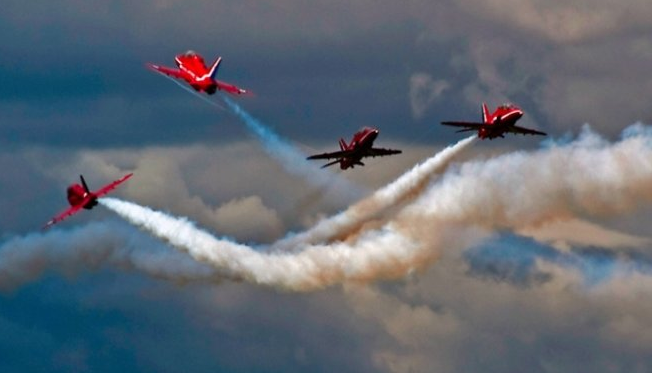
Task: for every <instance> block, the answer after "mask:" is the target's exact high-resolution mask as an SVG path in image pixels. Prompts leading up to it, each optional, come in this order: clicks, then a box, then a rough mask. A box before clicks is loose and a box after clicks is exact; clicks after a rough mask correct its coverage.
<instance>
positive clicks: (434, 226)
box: [101, 125, 652, 290]
mask: <svg viewBox="0 0 652 373" xmlns="http://www.w3.org/2000/svg"><path fill="white" fill-rule="evenodd" d="M651 201H652V130H651V129H650V128H649V127H644V126H642V125H638V126H633V127H630V128H629V129H627V130H626V131H625V132H624V135H623V138H622V139H621V140H620V141H619V142H617V143H615V144H610V143H608V142H606V141H605V140H603V139H601V138H600V137H599V136H597V135H595V134H593V133H591V132H590V131H589V130H588V129H585V130H584V132H583V133H582V135H581V136H580V137H579V139H578V140H576V141H574V142H571V143H569V144H565V145H562V146H551V147H549V148H548V149H543V150H539V151H535V152H532V153H527V152H515V153H510V154H506V155H503V156H500V157H497V158H494V159H490V160H486V161H476V162H469V163H466V164H464V165H462V166H461V167H459V168H457V169H455V170H451V171H448V172H447V173H446V174H445V175H444V177H443V178H442V179H441V180H440V181H439V182H437V183H435V184H434V185H433V186H432V187H431V188H430V189H429V190H427V191H426V193H425V194H424V195H423V196H422V197H421V198H419V199H417V200H416V201H415V202H414V203H413V204H412V205H410V206H408V207H407V208H405V209H404V210H403V211H401V212H400V213H399V214H397V215H396V216H395V217H394V218H393V219H391V220H390V221H389V222H388V223H387V224H385V225H384V226H382V227H381V228H380V229H369V230H363V231H361V232H356V233H355V236H353V237H348V238H347V240H346V242H344V241H343V242H336V243H332V244H324V245H303V246H301V247H299V248H298V249H301V250H300V251H299V252H296V253H288V252H286V253H261V252H258V251H255V250H254V249H252V248H251V247H248V246H245V245H240V244H237V243H234V242H230V241H227V240H221V239H218V238H215V237H214V236H212V235H211V234H209V233H207V232H206V231H203V230H201V229H198V228H196V227H195V226H194V224H193V223H191V222H189V221H188V220H187V219H185V218H175V217H172V216H169V215H166V214H163V213H160V212H156V211H152V210H150V209H148V208H144V207H141V206H138V205H135V204H132V203H128V202H123V201H119V200H115V199H103V200H102V201H101V203H102V204H104V205H105V206H106V207H108V208H110V209H111V210H113V211H115V212H117V213H118V214H119V215H120V216H122V217H123V218H125V219H127V220H128V221H130V222H131V223H132V224H135V225H136V226H138V227H139V228H141V229H143V230H146V231H148V232H150V233H152V234H153V235H154V236H156V237H159V238H161V239H163V240H165V241H167V242H169V243H170V244H171V245H172V246H174V247H175V248H177V249H180V250H182V251H186V252H188V253H190V255H192V256H193V257H194V258H195V259H197V260H200V261H203V262H206V263H209V264H211V265H212V266H214V267H215V268H216V269H217V270H218V271H220V272H221V273H224V274H227V275H228V276H229V277H231V278H234V279H242V280H246V281H249V282H252V283H257V284H264V285H268V286H274V287H277V288H282V289H288V290H310V289H316V288H321V287H325V286H329V285H333V284H336V283H341V282H347V281H366V280H374V279H378V278H389V277H399V276H404V275H406V274H407V273H409V272H410V271H412V270H414V269H418V268H423V267H425V266H426V265H428V264H429V263H431V262H432V261H434V260H436V259H437V257H438V255H439V254H440V253H441V252H442V250H444V249H456V248H457V249H462V248H468V247H469V246H471V245H472V244H475V243H478V242H479V240H481V239H483V238H486V236H487V234H490V233H491V232H492V231H494V230H496V229H505V228H508V229H514V228H522V227H525V226H531V225H536V224H541V223H544V222H547V221H550V220H556V219H561V218H568V217H573V216H595V215H601V216H609V215H616V214H621V213H624V212H627V211H631V210H633V209H635V208H636V207H638V206H639V205H640V203H641V202H651Z"/></svg>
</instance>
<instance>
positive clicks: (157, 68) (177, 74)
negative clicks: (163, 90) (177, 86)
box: [147, 63, 183, 79]
mask: <svg viewBox="0 0 652 373" xmlns="http://www.w3.org/2000/svg"><path fill="white" fill-rule="evenodd" d="M147 67H149V68H150V69H152V70H154V71H156V72H159V73H161V74H165V75H168V76H171V77H173V78H179V79H183V74H181V71H179V70H176V69H172V68H169V67H165V66H159V65H154V64H152V63H148V64H147Z"/></svg>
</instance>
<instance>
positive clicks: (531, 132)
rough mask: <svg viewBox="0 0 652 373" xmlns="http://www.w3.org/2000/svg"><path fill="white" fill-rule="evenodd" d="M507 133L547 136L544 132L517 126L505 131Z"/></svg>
mask: <svg viewBox="0 0 652 373" xmlns="http://www.w3.org/2000/svg"><path fill="white" fill-rule="evenodd" d="M507 132H510V133H520V134H523V135H541V136H547V135H548V134H547V133H545V132H541V131H537V130H533V129H529V128H523V127H519V126H511V127H509V128H508V129H507Z"/></svg>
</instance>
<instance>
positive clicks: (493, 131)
mask: <svg viewBox="0 0 652 373" xmlns="http://www.w3.org/2000/svg"><path fill="white" fill-rule="evenodd" d="M522 116H523V110H521V109H520V108H518V107H517V106H515V105H509V104H505V105H500V106H498V108H496V111H494V112H493V114H490V113H489V109H488V108H487V104H485V103H482V122H441V124H443V125H446V126H455V127H463V129H461V130H459V131H457V132H469V131H478V137H479V138H481V139H490V140H491V139H494V138H496V137H505V134H506V133H515V134H523V135H541V136H546V133H545V132H541V131H537V130H533V129H529V128H523V127H519V126H517V125H516V121H517V120H519V119H521V117H522Z"/></svg>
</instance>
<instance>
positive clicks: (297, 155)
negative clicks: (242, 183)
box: [222, 96, 364, 200]
mask: <svg viewBox="0 0 652 373" xmlns="http://www.w3.org/2000/svg"><path fill="white" fill-rule="evenodd" d="M222 98H223V99H224V102H226V104H227V105H228V106H229V108H231V110H232V111H233V112H234V113H235V114H236V115H237V116H238V117H239V118H240V119H242V121H243V122H244V124H245V125H246V126H247V128H248V129H249V130H250V131H251V132H252V133H253V134H254V135H256V137H257V138H258V139H259V140H260V142H261V143H262V144H263V147H264V149H265V151H266V152H267V154H269V155H270V156H272V157H273V158H275V159H276V160H277V161H278V162H279V163H280V164H281V166H283V168H284V169H285V171H287V172H288V173H290V174H292V175H296V176H300V177H302V178H303V179H304V180H306V181H307V182H308V183H309V184H310V185H312V186H313V187H317V188H333V189H335V190H337V193H338V194H339V195H342V194H348V197H349V199H350V200H354V199H357V198H359V197H360V196H362V195H364V190H363V189H361V188H360V187H359V186H357V185H355V184H353V183H351V182H350V181H348V180H346V179H344V178H343V177H341V176H340V175H338V174H335V173H333V172H330V171H329V170H324V169H321V168H319V167H315V164H314V163H310V162H308V161H307V160H306V155H305V154H304V153H303V152H302V151H300V150H299V149H297V148H296V147H295V146H294V145H292V144H290V143H289V142H287V141H285V140H283V139H282V138H281V137H280V136H279V135H278V134H277V133H276V132H274V131H273V130H272V129H271V128H269V127H267V126H265V125H264V124H263V123H261V122H260V121H259V120H258V119H256V118H254V117H253V116H251V114H249V113H248V112H246V111H245V110H244V109H243V108H242V107H241V106H240V105H238V104H236V103H235V102H234V101H233V100H231V99H230V98H228V97H226V96H222Z"/></svg>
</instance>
